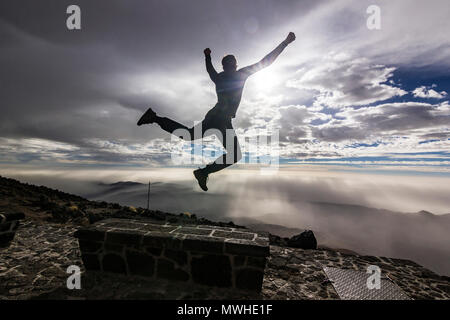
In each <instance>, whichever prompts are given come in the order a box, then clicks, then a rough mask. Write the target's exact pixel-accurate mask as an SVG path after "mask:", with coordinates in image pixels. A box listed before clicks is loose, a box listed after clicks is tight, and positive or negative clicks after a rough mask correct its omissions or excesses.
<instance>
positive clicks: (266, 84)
mask: <svg viewBox="0 0 450 320" xmlns="http://www.w3.org/2000/svg"><path fill="white" fill-rule="evenodd" d="M280 81H281V79H280V76H279V75H277V73H276V72H274V71H272V70H270V69H264V70H261V71H259V72H258V73H256V74H255V75H254V77H253V79H252V82H254V85H255V87H256V88H258V89H259V90H264V91H271V90H273V89H274V88H275V87H276V86H277V85H278V84H279V83H280Z"/></svg>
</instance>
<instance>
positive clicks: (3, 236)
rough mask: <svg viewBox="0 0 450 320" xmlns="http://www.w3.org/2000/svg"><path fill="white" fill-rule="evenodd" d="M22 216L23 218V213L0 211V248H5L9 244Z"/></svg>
mask: <svg viewBox="0 0 450 320" xmlns="http://www.w3.org/2000/svg"><path fill="white" fill-rule="evenodd" d="M23 218H25V215H24V214H23V213H6V212H0V248H6V247H8V246H9V245H10V244H11V241H12V240H13V239H14V235H15V234H16V230H17V228H18V227H19V223H20V220H22V219H23Z"/></svg>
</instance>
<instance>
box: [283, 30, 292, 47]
mask: <svg viewBox="0 0 450 320" xmlns="http://www.w3.org/2000/svg"><path fill="white" fill-rule="evenodd" d="M294 40H295V34H294V33H293V32H289V34H288V36H287V37H286V40H284V41H286V43H287V44H289V43H291V42H293V41H294Z"/></svg>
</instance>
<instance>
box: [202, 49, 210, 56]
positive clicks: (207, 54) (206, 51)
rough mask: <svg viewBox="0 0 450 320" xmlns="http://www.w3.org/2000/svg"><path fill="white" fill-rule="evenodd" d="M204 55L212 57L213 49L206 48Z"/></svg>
mask: <svg viewBox="0 0 450 320" xmlns="http://www.w3.org/2000/svg"><path fill="white" fill-rule="evenodd" d="M203 53H204V54H205V56H210V55H211V49H210V48H206V49H205V50H203Z"/></svg>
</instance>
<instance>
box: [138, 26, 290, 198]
mask: <svg viewBox="0 0 450 320" xmlns="http://www.w3.org/2000/svg"><path fill="white" fill-rule="evenodd" d="M294 40H295V34H294V33H293V32H290V33H289V34H288V36H287V37H286V39H285V40H284V41H282V42H281V43H280V44H279V45H278V46H277V47H276V48H275V49H274V50H273V51H272V52H270V53H269V54H268V55H266V56H265V57H264V58H263V59H262V60H261V61H259V62H257V63H255V64H252V65H250V66H247V67H244V68H241V69H239V70H237V61H236V58H235V57H234V56H233V55H227V56H225V57H224V58H223V59H222V66H223V72H220V73H217V71H216V70H215V69H214V67H213V65H212V63H211V50H210V49H209V48H206V49H205V50H204V54H205V62H206V71H208V74H209V77H210V78H211V80H212V81H213V82H214V83H215V85H216V93H217V104H216V105H215V106H214V107H213V108H212V109H211V110H209V111H208V113H207V114H206V116H205V118H204V119H203V121H202V122H200V123H198V124H196V125H195V126H194V127H191V128H188V127H186V126H184V125H182V124H180V123H178V122H176V121H174V120H172V119H169V118H165V117H159V116H158V115H156V113H155V112H154V111H153V110H152V109H151V108H149V109H148V110H147V111H146V112H145V113H144V115H143V116H142V117H141V118H140V119H139V121H138V123H137V125H138V126H140V125H143V124H150V123H157V124H159V125H160V127H161V128H162V129H163V130H165V131H167V132H169V133H172V134H176V132H175V131H176V130H179V129H184V130H186V131H187V132H189V135H182V136H180V138H183V139H186V140H193V139H197V138H201V137H203V135H204V134H205V132H206V131H207V130H209V129H215V130H218V131H217V132H220V133H221V136H220V134H218V135H217V136H218V137H219V139H221V142H222V145H223V147H224V148H225V149H226V150H227V154H228V157H227V154H224V155H222V156H220V157H219V158H217V159H216V160H215V161H214V162H213V163H210V164H208V165H207V166H206V167H205V168H203V169H197V170H195V171H194V176H195V178H196V179H197V181H198V184H199V186H200V187H201V188H202V189H203V190H204V191H207V190H208V187H207V186H206V182H207V180H208V175H209V174H211V173H214V172H217V171H220V170H223V169H225V168H226V167H228V166H231V165H232V164H234V163H236V162H238V161H239V160H240V159H241V158H242V155H241V150H240V146H239V142H238V139H237V137H236V133H235V131H234V129H233V125H232V123H231V119H232V118H234V117H235V115H236V111H237V109H238V107H239V103H240V102H241V97H242V91H243V89H244V84H245V81H246V80H247V78H248V77H249V76H251V75H252V74H254V73H255V72H257V71H259V70H261V69H263V68H265V67H267V66H269V65H271V64H272V63H273V62H274V61H275V59H276V58H277V57H278V56H279V55H280V53H281V52H282V51H283V50H284V48H286V47H287V45H288V44H290V43H291V42H293V41H294ZM200 129H201V130H200ZM197 130H200V132H201V134H202V135H201V137H194V132H197ZM227 131H228V134H227ZM210 132H211V130H210ZM177 136H179V135H177ZM227 139H233V143H231V141H228V144H227ZM230 145H231V146H232V147H231V148H230ZM227 147H228V149H227ZM230 153H231V155H232V157H231V159H232V160H231V161H230V155H229V154H230Z"/></svg>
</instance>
